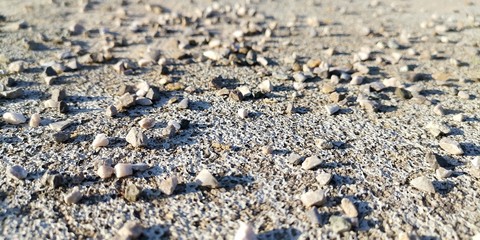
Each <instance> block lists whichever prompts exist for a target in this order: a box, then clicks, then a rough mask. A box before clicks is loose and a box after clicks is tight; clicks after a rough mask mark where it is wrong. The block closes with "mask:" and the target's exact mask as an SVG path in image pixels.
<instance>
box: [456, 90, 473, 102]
mask: <svg viewBox="0 0 480 240" xmlns="http://www.w3.org/2000/svg"><path fill="white" fill-rule="evenodd" d="M457 95H458V97H459V98H461V99H465V100H468V99H470V94H468V93H467V92H465V91H459V92H458V94H457Z"/></svg>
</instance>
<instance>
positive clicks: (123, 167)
mask: <svg viewBox="0 0 480 240" xmlns="http://www.w3.org/2000/svg"><path fill="white" fill-rule="evenodd" d="M132 174H133V168H132V164H130V163H117V165H115V176H117V178H122V177H128V176H130V175H132Z"/></svg>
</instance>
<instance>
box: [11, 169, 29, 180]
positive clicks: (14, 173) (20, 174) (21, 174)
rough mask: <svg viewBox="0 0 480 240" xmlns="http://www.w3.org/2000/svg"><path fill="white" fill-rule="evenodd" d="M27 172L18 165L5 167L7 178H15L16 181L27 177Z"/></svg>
mask: <svg viewBox="0 0 480 240" xmlns="http://www.w3.org/2000/svg"><path fill="white" fill-rule="evenodd" d="M27 175H28V172H27V170H25V168H23V167H22V166H20V165H15V166H11V167H10V166H9V167H7V176H9V177H11V178H16V179H18V180H23V179H25V178H26V177H27Z"/></svg>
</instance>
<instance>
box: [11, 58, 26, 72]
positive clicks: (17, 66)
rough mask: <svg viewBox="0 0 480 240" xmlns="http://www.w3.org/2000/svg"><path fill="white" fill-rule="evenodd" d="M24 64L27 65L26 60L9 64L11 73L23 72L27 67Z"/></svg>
mask: <svg viewBox="0 0 480 240" xmlns="http://www.w3.org/2000/svg"><path fill="white" fill-rule="evenodd" d="M24 65H25V62H24V61H15V62H11V63H10V64H8V72H9V73H19V72H22V71H23V70H24V69H25V67H24Z"/></svg>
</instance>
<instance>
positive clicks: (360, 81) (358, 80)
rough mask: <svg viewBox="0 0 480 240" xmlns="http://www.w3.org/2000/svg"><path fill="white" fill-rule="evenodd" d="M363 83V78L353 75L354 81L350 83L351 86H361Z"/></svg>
mask: <svg viewBox="0 0 480 240" xmlns="http://www.w3.org/2000/svg"><path fill="white" fill-rule="evenodd" d="M362 83H363V77H362V76H360V75H353V76H352V80H351V81H350V84H351V85H360V84H362Z"/></svg>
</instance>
